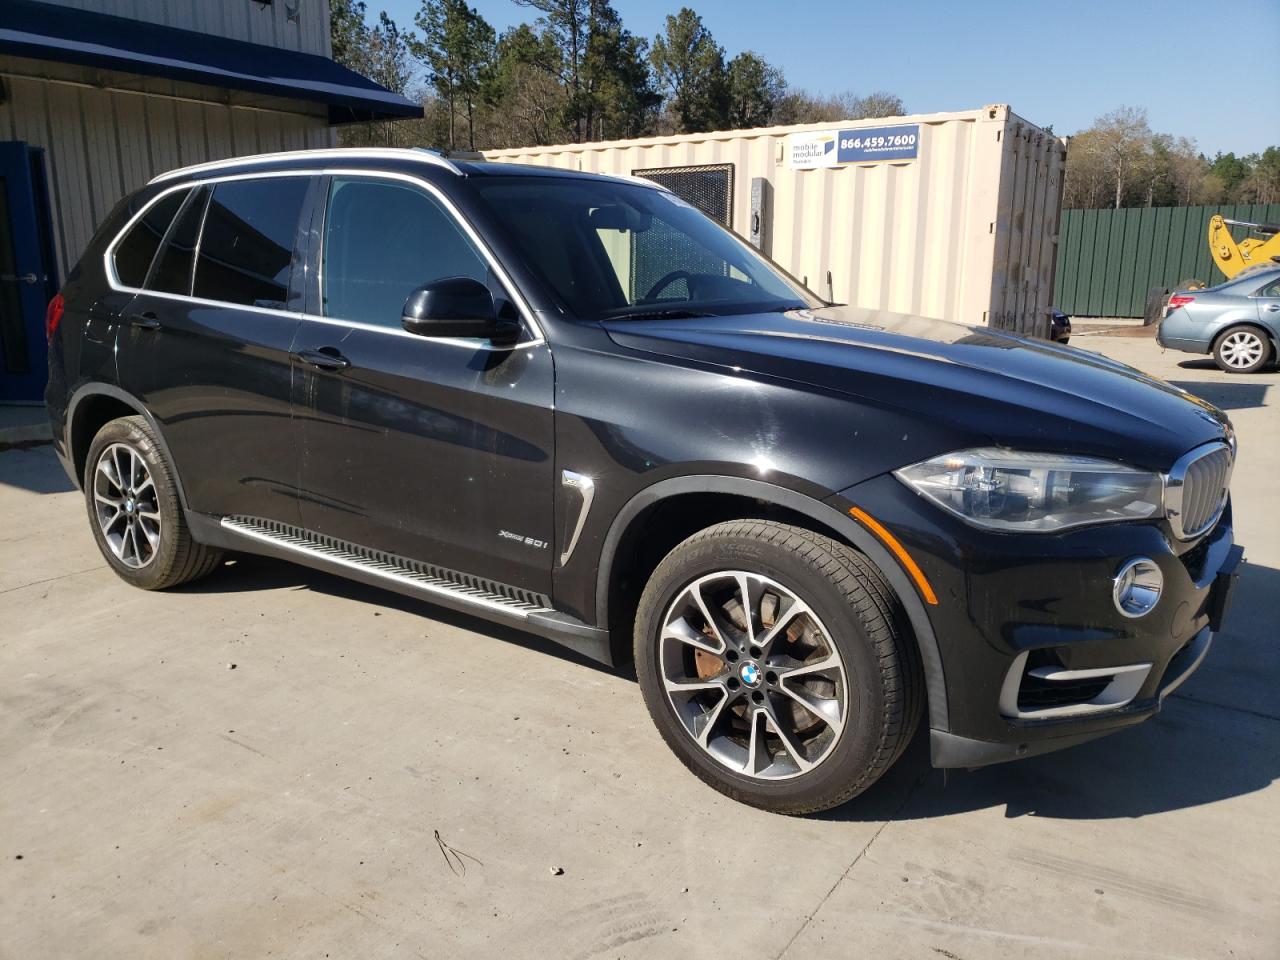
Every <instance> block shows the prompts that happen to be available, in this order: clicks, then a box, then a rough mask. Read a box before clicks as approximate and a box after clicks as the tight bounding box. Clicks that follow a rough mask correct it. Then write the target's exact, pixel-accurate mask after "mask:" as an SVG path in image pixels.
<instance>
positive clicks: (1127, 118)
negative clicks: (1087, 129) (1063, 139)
mask: <svg viewBox="0 0 1280 960" xmlns="http://www.w3.org/2000/svg"><path fill="white" fill-rule="evenodd" d="M1094 131H1095V132H1096V134H1097V137H1096V139H1095V140H1094V149H1095V150H1097V151H1098V152H1099V153H1100V154H1101V156H1102V158H1103V162H1104V164H1105V166H1106V169H1107V170H1108V171H1109V173H1110V176H1111V182H1112V183H1113V184H1115V209H1117V210H1119V209H1120V207H1122V206H1123V205H1124V192H1125V188H1126V187H1128V186H1130V185H1131V183H1132V182H1133V180H1134V179H1135V178H1136V174H1137V172H1138V169H1139V168H1140V167H1141V165H1142V163H1143V161H1144V160H1145V159H1146V157H1147V155H1148V154H1149V152H1150V150H1151V127H1150V125H1149V124H1148V123H1147V111H1146V110H1143V109H1142V108H1140V107H1119V108H1117V109H1115V110H1112V111H1111V112H1110V113H1108V114H1104V115H1103V116H1101V117H1099V118H1098V120H1097V122H1096V123H1095V124H1094Z"/></svg>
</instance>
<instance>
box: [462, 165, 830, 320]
mask: <svg viewBox="0 0 1280 960" xmlns="http://www.w3.org/2000/svg"><path fill="white" fill-rule="evenodd" d="M474 189H475V192H476V193H477V194H478V195H479V197H480V199H481V200H482V201H483V203H484V204H485V206H486V207H487V208H488V211H489V213H490V215H491V216H492V217H493V219H494V220H495V221H497V223H498V225H499V226H500V227H501V228H503V229H504V230H505V231H506V232H507V234H508V235H509V236H510V238H511V239H512V240H513V241H514V242H515V245H516V246H517V247H518V249H519V250H520V253H521V255H522V257H523V258H524V260H525V262H526V263H527V264H528V266H529V267H530V268H531V269H532V270H533V271H535V272H536V273H538V274H539V275H540V276H541V277H542V279H543V280H544V281H545V282H546V284H547V286H549V287H550V288H551V289H552V290H553V291H554V292H555V293H556V294H557V296H558V297H559V298H560V300H561V301H562V302H563V303H564V305H565V306H566V307H568V308H569V310H570V311H572V312H573V313H574V314H576V315H577V316H578V317H580V318H582V319H586V320H608V319H626V318H629V317H643V316H652V315H653V314H655V313H658V314H662V315H671V314H672V313H675V312H679V313H683V314H688V315H695V316H700V315H709V316H713V315H723V314H733V313H748V312H757V311H771V310H792V309H797V308H800V307H815V306H819V305H820V304H821V303H822V301H820V300H819V299H818V298H816V297H814V296H813V295H812V294H811V293H809V292H808V291H807V290H805V289H804V288H803V287H801V286H800V284H798V283H795V282H794V281H792V280H790V279H788V278H787V277H786V275H785V274H784V273H783V272H782V271H781V270H780V269H779V268H778V267H776V266H775V265H773V264H771V263H770V262H769V261H767V260H765V259H764V258H763V257H761V256H760V255H759V254H757V253H756V252H755V251H754V250H752V249H751V248H750V247H748V246H747V245H746V244H745V243H743V242H742V241H740V240H739V239H737V238H736V237H734V236H733V235H732V234H730V233H729V232H728V231H727V230H725V229H723V228H722V227H720V226H719V225H718V224H716V223H714V222H713V221H711V220H710V219H708V218H707V217H706V216H705V215H703V214H702V213H700V212H699V211H697V210H695V209H694V208H693V207H691V206H690V205H689V204H687V203H685V202H684V201H683V200H680V199H678V198H677V197H675V196H674V195H673V194H670V193H668V192H666V191H664V190H655V189H653V188H652V187H645V186H640V185H638V184H630V183H619V182H614V181H607V180H588V179H585V178H582V179H579V178H573V177H548V176H527V177H520V176H512V177H500V176H493V177H483V178H477V180H476V183H475V184H474Z"/></svg>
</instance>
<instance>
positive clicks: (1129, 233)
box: [1054, 203, 1280, 317]
mask: <svg viewBox="0 0 1280 960" xmlns="http://www.w3.org/2000/svg"><path fill="white" fill-rule="evenodd" d="M1215 213H1221V214H1222V215H1223V216H1224V217H1226V218H1227V219H1228V220H1249V221H1252V222H1254V223H1280V203H1272V204H1234V205H1231V204H1228V205H1226V206H1217V207H1131V208H1129V209H1125V210H1063V211H1062V224H1061V227H1060V228H1059V233H1058V238H1059V239H1058V269H1057V275H1056V279H1055V281H1054V306H1056V307H1057V308H1058V309H1059V310H1061V311H1063V312H1064V313H1068V314H1071V315H1072V316H1076V317H1140V316H1142V309H1143V307H1144V306H1145V304H1146V302H1147V293H1148V292H1149V291H1150V289H1151V288H1152V287H1168V288H1169V289H1173V288H1174V287H1176V286H1178V285H1179V284H1180V283H1182V282H1183V281H1184V280H1200V281H1203V282H1205V283H1208V284H1210V285H1213V284H1218V283H1222V282H1223V280H1225V279H1226V278H1225V277H1224V276H1223V275H1222V274H1221V273H1220V272H1219V271H1218V268H1217V267H1216V266H1215V265H1214V263H1213V259H1212V258H1211V257H1210V256H1209V218H1210V217H1212V216H1213V215H1214V214H1215ZM1231 229H1232V232H1233V234H1234V235H1235V237H1236V239H1237V240H1242V239H1244V237H1246V236H1257V234H1248V233H1247V232H1246V231H1245V230H1244V229H1243V228H1241V227H1232V228H1231Z"/></svg>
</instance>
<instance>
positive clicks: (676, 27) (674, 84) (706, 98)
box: [649, 7, 729, 133]
mask: <svg viewBox="0 0 1280 960" xmlns="http://www.w3.org/2000/svg"><path fill="white" fill-rule="evenodd" d="M649 62H650V63H651V64H652V65H653V70H654V74H655V75H656V77H657V81H658V86H659V88H660V89H662V91H663V92H664V94H665V96H666V109H667V110H668V111H669V112H670V113H671V114H672V115H673V116H674V117H675V126H676V132H677V133H697V132H701V131H704V130H718V129H723V128H724V126H725V125H726V124H727V122H728V116H729V88H728V82H727V81H728V78H727V76H726V74H725V66H724V48H723V47H721V46H720V45H719V44H718V43H716V42H715V39H714V38H713V37H712V36H711V31H710V30H708V29H707V28H706V26H705V25H704V24H703V22H702V18H701V17H699V16H698V15H697V14H696V13H694V12H693V11H692V10H690V9H689V8H688V7H681V8H680V11H679V13H676V14H675V15H674V16H672V15H670V14H669V15H668V16H667V23H666V30H665V31H664V32H663V33H661V34H659V35H658V36H657V37H655V38H654V40H653V50H652V51H651V52H650V54H649Z"/></svg>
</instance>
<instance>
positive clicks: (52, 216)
mask: <svg viewBox="0 0 1280 960" xmlns="http://www.w3.org/2000/svg"><path fill="white" fill-rule="evenodd" d="M421 115H422V109H421V107H420V106H419V105H417V104H414V103H411V102H409V101H407V100H405V99H404V98H403V97H401V96H399V95H398V94H395V93H392V92H391V91H389V90H386V89H385V88H383V87H380V86H378V85H377V84H375V83H373V82H372V81H370V80H367V79H366V78H364V77H362V76H360V75H359V74H356V73H353V72H352V71H350V70H348V69H346V68H345V67H342V66H339V65H338V64H336V63H334V62H333V60H332V58H331V55H330V43H329V3H328V0H42V2H35V0H0V401H5V402H15V401H17V402H38V401H39V400H40V398H41V395H42V392H43V388H44V380H45V366H46V350H45V338H44V332H43V317H44V309H45V305H46V304H47V303H48V301H49V299H50V298H51V297H52V295H53V293H54V292H55V291H56V290H57V288H58V286H59V285H60V283H61V281H62V280H63V279H64V278H65V276H66V273H67V271H68V270H70V268H71V267H72V266H73V265H74V264H75V262H76V260H77V259H78V258H79V256H80V253H81V251H82V250H83V249H84V247H85V246H86V244H87V243H88V241H89V238H90V237H91V236H92V234H93V231H94V230H95V229H96V227H97V225H98V224H99V223H100V222H101V221H102V220H103V218H104V217H105V216H106V214H107V212H108V211H109V210H110V209H111V207H112V206H113V205H114V204H115V203H116V201H117V200H119V199H120V197H121V196H123V195H124V194H126V193H128V192H129V191H131V190H133V189H135V188H136V187H139V186H141V185H142V184H144V183H146V182H147V181H148V180H149V179H151V178H152V177H153V176H155V175H156V174H158V173H161V172H164V171H166V170H170V169H172V168H174V167H179V166H184V165H186V164H191V163H199V162H203V161H207V160H216V159H221V158H223V157H229V156H236V155H247V154H255V153H264V152H268V151H273V150H288V149H301V148H305V147H321V146H330V145H331V144H332V143H333V130H332V128H333V125H334V124H340V123H347V122H356V121H367V120H374V119H391V118H395V117H407V116H421Z"/></svg>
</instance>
